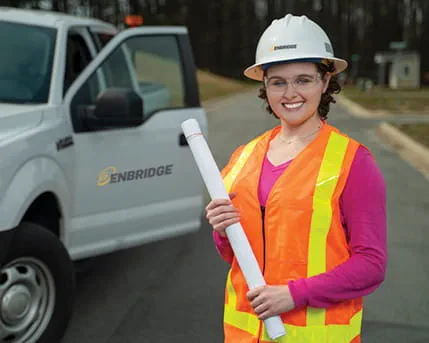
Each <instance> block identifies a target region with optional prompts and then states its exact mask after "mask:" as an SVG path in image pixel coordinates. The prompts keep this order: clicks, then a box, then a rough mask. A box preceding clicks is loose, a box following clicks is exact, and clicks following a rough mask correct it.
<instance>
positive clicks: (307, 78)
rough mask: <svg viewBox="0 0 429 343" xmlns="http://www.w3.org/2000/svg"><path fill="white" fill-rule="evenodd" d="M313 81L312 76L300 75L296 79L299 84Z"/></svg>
mask: <svg viewBox="0 0 429 343" xmlns="http://www.w3.org/2000/svg"><path fill="white" fill-rule="evenodd" d="M312 81H313V79H311V78H309V77H298V78H297V79H296V80H295V83H296V84H297V85H306V84H309V83H311V82H312Z"/></svg>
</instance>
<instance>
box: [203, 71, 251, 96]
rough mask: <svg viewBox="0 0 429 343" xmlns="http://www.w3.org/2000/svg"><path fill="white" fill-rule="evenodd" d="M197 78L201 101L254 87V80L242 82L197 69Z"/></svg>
mask: <svg viewBox="0 0 429 343" xmlns="http://www.w3.org/2000/svg"><path fill="white" fill-rule="evenodd" d="M197 80H198V85H199V88H200V97H201V100H202V101H207V100H212V99H215V98H219V97H223V96H227V95H232V94H234V93H237V92H241V91H246V90H250V89H252V88H253V89H255V87H256V86H257V83H256V82H244V81H237V80H234V79H230V78H226V77H223V76H219V75H216V74H213V73H210V72H207V71H203V70H198V71H197Z"/></svg>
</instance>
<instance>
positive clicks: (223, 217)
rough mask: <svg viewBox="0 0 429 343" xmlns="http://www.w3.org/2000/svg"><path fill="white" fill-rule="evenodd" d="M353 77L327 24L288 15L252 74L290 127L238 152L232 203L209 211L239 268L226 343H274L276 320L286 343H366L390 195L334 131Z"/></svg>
mask: <svg viewBox="0 0 429 343" xmlns="http://www.w3.org/2000/svg"><path fill="white" fill-rule="evenodd" d="M346 67H347V62H346V61H344V60H342V59H339V58H336V57H334V56H333V50H332V46H331V43H330V41H329V38H328V37H327V35H326V33H325V32H324V31H323V30H322V29H321V28H320V27H319V26H318V25H317V24H316V23H314V22H313V21H311V20H309V19H308V18H306V17H305V16H301V17H296V16H292V15H290V14H288V15H286V16H285V17H284V18H282V19H280V20H275V21H273V23H272V24H271V25H270V26H269V27H268V28H267V29H266V31H265V32H264V33H263V35H262V36H261V38H260V40H259V43H258V47H257V51H256V63H255V64H254V65H252V66H251V67H249V68H247V69H246V70H245V75H246V76H247V77H249V78H251V79H255V80H259V81H262V83H263V84H262V88H261V91H260V97H261V98H262V99H264V100H266V101H267V105H268V106H267V109H268V111H269V112H270V113H272V114H274V115H275V116H276V117H277V118H278V119H279V121H280V125H279V126H278V127H276V128H274V129H272V130H270V131H267V132H266V133H264V134H263V135H261V136H260V137H257V138H256V139H254V140H253V141H252V142H250V143H249V144H247V145H245V146H244V147H240V148H238V149H237V150H236V151H235V152H234V154H233V155H232V157H231V159H230V162H229V163H228V165H227V166H226V167H225V168H224V170H223V171H222V174H223V177H224V182H225V185H226V187H227V189H228V191H229V192H230V194H231V201H230V200H221V199H215V200H213V201H211V202H210V203H209V204H208V206H207V208H206V212H207V218H208V220H209V222H210V224H211V225H212V226H213V229H214V231H213V235H214V240H215V243H216V247H217V249H218V251H219V252H220V254H221V256H222V257H223V258H224V259H225V260H226V261H227V262H229V263H230V264H231V269H230V272H229V274H228V278H227V286H226V294H225V317H224V330H225V342H228V343H229V342H234V343H235V342H240V343H246V342H249V343H250V342H269V341H272V340H270V338H269V337H268V335H267V334H266V331H265V330H264V325H263V321H262V320H263V319H266V318H268V317H271V316H273V315H280V316H281V319H282V321H283V323H284V325H285V327H286V331H287V334H286V336H283V337H282V338H280V339H278V340H276V342H300V343H307V342H309V343H324V342H326V343H328V342H330V343H331V342H332V343H349V342H352V343H357V342H360V331H361V320H362V303H363V302H362V297H363V296H365V295H368V294H370V293H371V292H373V291H374V290H375V289H376V288H377V287H378V286H379V285H380V284H381V283H382V281H383V280H384V275H385V270H386V261H387V253H386V213H385V212H386V211H385V207H386V199H385V197H386V194H385V193H386V192H385V184H384V180H383V176H382V175H381V172H380V170H379V169H378V167H377V165H376V163H375V161H374V159H373V157H372V155H371V153H370V152H369V151H368V149H367V148H366V147H364V146H363V145H361V144H360V143H358V142H356V141H355V140H353V139H351V138H349V137H348V136H346V135H344V134H342V133H340V132H339V131H338V130H337V129H336V128H334V127H332V126H330V125H328V124H327V123H326V118H327V114H328V111H329V104H330V103H331V102H335V101H334V99H333V97H332V94H333V93H338V92H339V91H340V89H341V87H340V86H339V84H338V82H337V79H336V74H338V73H339V72H341V71H343V70H344V69H345V68H346ZM238 221H240V222H241V224H242V226H243V229H244V230H245V233H246V235H247V237H248V239H249V242H250V244H251V246H252V249H253V251H254V254H255V256H256V258H257V260H258V263H259V265H260V268H261V270H262V272H263V274H264V278H265V281H266V283H267V285H266V286H263V287H259V288H256V289H253V290H251V291H249V289H248V287H247V285H246V282H245V280H244V277H243V275H242V273H241V271H240V268H239V266H238V264H237V261H236V260H235V258H234V256H233V251H232V249H231V246H230V245H229V242H228V239H227V237H226V234H225V229H226V228H227V227H228V226H229V225H231V224H233V223H236V222H238Z"/></svg>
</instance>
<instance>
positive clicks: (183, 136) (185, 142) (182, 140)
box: [179, 133, 189, 146]
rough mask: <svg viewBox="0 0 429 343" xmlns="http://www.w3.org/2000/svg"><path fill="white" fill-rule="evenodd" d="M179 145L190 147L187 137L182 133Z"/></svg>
mask: <svg viewBox="0 0 429 343" xmlns="http://www.w3.org/2000/svg"><path fill="white" fill-rule="evenodd" d="M179 145H180V146H188V145H189V144H188V141H187V140H186V137H185V135H184V134H183V133H182V134H181V135H179Z"/></svg>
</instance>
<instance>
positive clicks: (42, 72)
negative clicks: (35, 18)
mask: <svg viewBox="0 0 429 343" xmlns="http://www.w3.org/2000/svg"><path fill="white" fill-rule="evenodd" d="M56 35H57V31H56V30H55V29H52V28H46V27H40V26H35V25H25V24H21V23H9V22H4V21H0V102H5V103H22V104H24V103H25V104H31V103H47V102H48V100H49V90H50V85H51V76H52V65H53V56H54V51H55V44H56Z"/></svg>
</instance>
